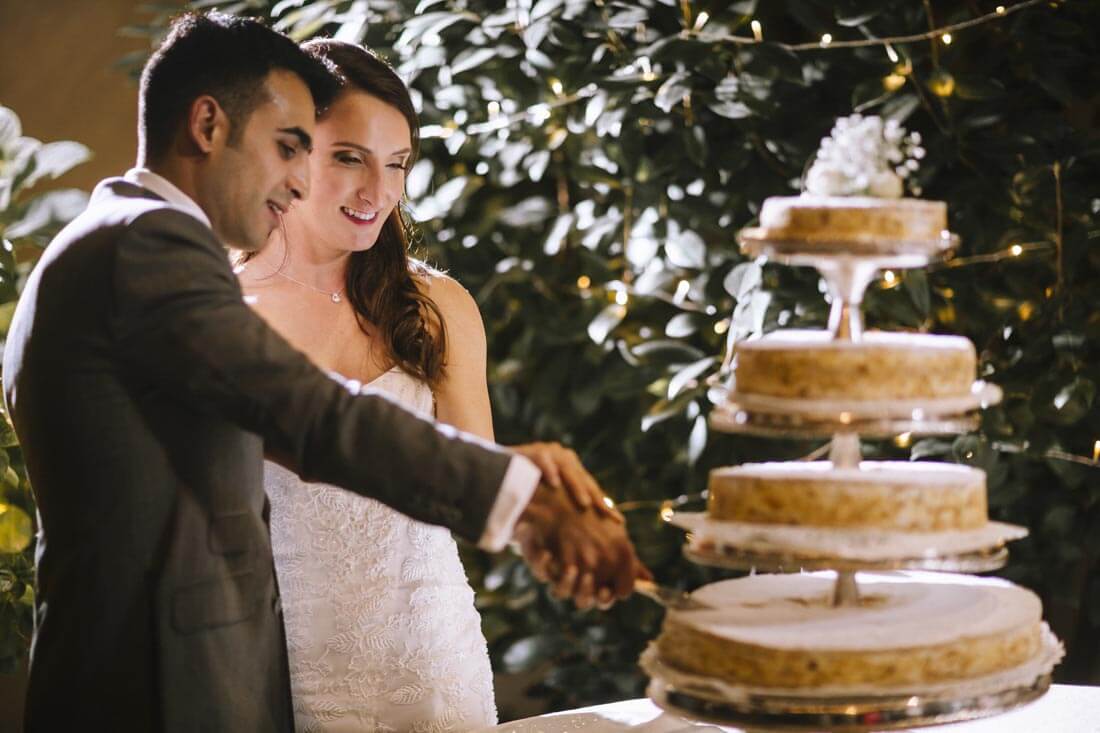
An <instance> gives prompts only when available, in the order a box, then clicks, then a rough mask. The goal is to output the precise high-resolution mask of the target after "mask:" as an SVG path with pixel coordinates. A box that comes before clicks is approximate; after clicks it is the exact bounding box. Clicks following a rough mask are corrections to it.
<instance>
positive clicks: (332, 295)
mask: <svg viewBox="0 0 1100 733" xmlns="http://www.w3.org/2000/svg"><path fill="white" fill-rule="evenodd" d="M275 274H276V275H278V276H279V277H281V278H285V279H287V280H289V281H290V282H292V283H298V284H299V285H301V286H302V287H303V288H309V289H310V290H314V291H316V292H318V293H321V294H322V295H327V296H328V297H329V300H331V301H332V302H333V303H341V302H343V300H344V298H343V297H342V296H341V295H340V291H339V290H331V291H330V290H322V289H321V288H315V287H313V286H312V285H310V284H309V283H304V282H302V281H301V280H298V279H295V278H293V277H291V276H290V275H287V274H286V273H285V272H283V271H282V270H276V271H275Z"/></svg>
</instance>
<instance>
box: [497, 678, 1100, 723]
mask: <svg viewBox="0 0 1100 733" xmlns="http://www.w3.org/2000/svg"><path fill="white" fill-rule="evenodd" d="M489 730H493V731H507V732H508V733H567V732H568V733H572V732H573V731H584V733H618V732H619V731H636V732H637V733H707V732H708V731H714V732H717V731H725V732H726V733H736V732H738V731H742V730H743V729H741V728H716V727H715V726H712V725H706V724H703V723H693V722H691V721H688V720H684V719H682V718H678V717H675V716H673V715H669V714H668V713H666V712H663V711H662V710H661V709H660V708H658V707H657V706H656V705H654V704H653V703H652V702H650V701H649V700H648V699H644V698H643V699H641V700H626V701H624V702H616V703H611V704H609V705H597V706H595V707H590V708H581V709H579V710H570V711H567V712H562V713H551V714H549V715H540V716H539V717H537V718H526V719H524V720H517V721H514V722H511V723H503V724H501V725H498V726H496V727H495V728H491V729H489ZM755 730H759V729H754V731H755ZM923 730H927V731H930V732H932V731H934V733H1100V687H1076V686H1071V685H1053V686H1052V687H1051V688H1050V690H1049V691H1048V692H1047V694H1045V695H1043V697H1041V698H1039V699H1038V700H1036V701H1035V702H1033V703H1031V704H1029V705H1025V706H1024V707H1022V708H1018V709H1016V710H1013V711H1012V712H1009V713H1005V714H1003V715H997V716H994V717H992V718H984V719H982V720H974V721H971V722H969V723H954V724H951V725H942V726H935V727H933V728H925V729H923Z"/></svg>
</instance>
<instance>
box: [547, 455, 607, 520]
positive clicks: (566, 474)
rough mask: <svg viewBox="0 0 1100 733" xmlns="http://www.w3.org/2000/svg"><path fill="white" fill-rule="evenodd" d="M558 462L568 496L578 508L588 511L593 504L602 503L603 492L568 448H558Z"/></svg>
mask: <svg viewBox="0 0 1100 733" xmlns="http://www.w3.org/2000/svg"><path fill="white" fill-rule="evenodd" d="M558 460H559V465H560V468H561V473H562V478H563V480H564V481H565V485H566V486H567V487H568V489H569V495H570V496H571V497H572V498H573V502H574V503H575V504H576V505H577V506H578V507H580V508H581V509H588V508H589V507H590V506H592V505H593V504H594V503H600V504H602V503H603V492H602V491H600V487H599V485H597V484H596V479H594V478H592V476H591V475H590V474H589V473H588V471H586V470H585V468H584V466H583V465H582V464H581V459H580V458H578V457H577V454H576V453H574V452H573V451H571V450H569V449H568V448H560V449H559V450H558Z"/></svg>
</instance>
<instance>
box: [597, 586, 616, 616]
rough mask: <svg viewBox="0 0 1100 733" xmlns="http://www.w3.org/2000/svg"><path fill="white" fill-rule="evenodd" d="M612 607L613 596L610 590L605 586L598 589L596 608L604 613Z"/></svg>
mask: <svg viewBox="0 0 1100 733" xmlns="http://www.w3.org/2000/svg"><path fill="white" fill-rule="evenodd" d="M614 605H615V594H614V593H612V592H611V589H610V588H607V587H606V586H605V587H603V588H600V591H599V593H597V594H596V608H598V609H600V610H601V611H606V610H608V609H609V608H611V607H612V606H614Z"/></svg>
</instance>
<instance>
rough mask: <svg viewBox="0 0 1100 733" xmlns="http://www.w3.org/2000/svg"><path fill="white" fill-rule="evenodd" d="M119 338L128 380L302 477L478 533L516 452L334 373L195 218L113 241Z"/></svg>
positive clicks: (153, 220)
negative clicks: (253, 296)
mask: <svg viewBox="0 0 1100 733" xmlns="http://www.w3.org/2000/svg"><path fill="white" fill-rule="evenodd" d="M113 277H114V283H113V293H114V303H113V309H112V314H111V320H112V330H113V334H114V342H115V344H116V348H117V350H118V358H119V359H120V362H121V365H122V366H121V368H122V369H123V370H125V371H127V372H129V373H128V374H127V376H128V377H129V380H128V381H130V382H131V383H134V384H144V385H147V386H148V388H151V389H159V390H165V391H167V392H168V393H169V394H171V395H173V396H174V397H175V398H176V399H179V400H180V401H181V402H185V403H186V404H187V405H188V406H189V407H190V408H191V409H195V410H202V411H206V412H209V413H213V414H216V415H217V416H219V417H221V418H224V419H226V420H229V421H231V422H233V423H236V424H237V425H239V426H240V427H242V428H244V429H246V430H249V431H251V432H255V433H257V434H259V435H260V436H261V437H262V438H263V440H264V445H265V450H266V451H267V453H268V454H269V455H271V456H272V458H274V459H275V460H278V461H279V462H280V463H282V464H283V465H285V466H287V467H288V468H290V469H291V470H294V471H296V472H297V473H298V474H299V475H300V476H301V477H302V478H303V479H305V480H307V481H323V482H325V483H330V484H334V485H337V486H341V487H344V488H346V489H349V490H351V491H354V492H356V493H358V494H362V495H364V496H369V497H372V498H374V499H377V500H379V501H382V502H383V503H385V504H387V505H389V506H391V507H393V508H394V509H396V510H398V511H400V512H402V513H404V514H407V515H408V516H410V517H413V518H415V519H418V520H421V521H425V522H430V523H433V524H441V525H444V526H446V527H448V528H450V529H452V530H453V531H455V532H456V533H458V534H459V535H461V536H462V537H464V538H466V539H469V540H472V541H477V540H478V538H479V537H480V536H481V534H482V531H483V529H484V527H485V522H486V519H487V517H488V516H489V512H490V510H491V508H492V505H493V502H494V499H495V498H496V495H497V493H498V491H499V490H500V485H501V481H502V480H503V477H504V474H505V471H506V470H507V467H508V463H509V459H510V457H511V456H510V454H508V453H507V452H505V451H504V450H503V449H501V448H499V447H498V446H495V445H494V444H492V443H488V442H485V441H482V440H480V439H478V438H476V437H474V436H470V435H467V434H465V433H461V432H459V431H457V430H455V429H453V428H450V427H448V426H445V425H441V424H439V423H435V422H434V421H432V420H431V419H428V418H426V417H425V416H419V415H415V414H413V413H412V412H409V411H408V410H406V409H404V408H403V407H401V406H400V405H399V404H397V403H396V402H394V401H391V400H390V399H389V398H387V397H385V396H384V395H381V394H379V393H373V392H370V391H364V392H362V393H360V389H359V386H358V384H357V383H354V382H344V383H339V382H337V381H336V380H334V379H332V378H330V377H328V376H326V375H325V374H324V373H323V372H322V371H321V370H319V369H318V368H317V367H315V366H314V365H313V364H312V362H310V361H309V360H308V359H307V358H306V357H305V356H304V355H303V354H301V353H300V352H298V351H296V350H295V349H293V348H292V347H291V346H290V345H289V344H288V343H287V342H286V341H285V340H284V339H283V338H282V337H280V336H279V335H278V334H277V333H275V331H273V330H272V329H271V328H270V327H269V326H267V324H266V323H265V322H264V321H263V319H261V318H260V317H259V316H258V315H257V314H255V313H254V312H253V311H252V309H250V308H249V307H248V306H247V305H245V303H244V300H243V297H242V292H241V289H240V286H239V284H238V283H237V279H236V277H234V275H233V272H232V270H231V268H230V266H229V262H228V260H227V258H226V255H225V251H224V250H223V249H222V247H221V246H220V245H219V244H218V242H217V241H216V240H215V239H214V237H213V235H212V233H211V232H210V231H209V230H208V229H207V228H206V227H204V226H203V225H202V224H200V223H199V222H198V221H196V220H195V219H193V218H192V217H190V216H188V215H186V214H183V213H182V212H177V211H174V210H158V211H155V212H150V213H146V214H143V215H142V216H140V217H138V218H137V219H136V220H135V221H134V222H132V224H131V225H130V226H129V227H128V228H127V229H126V230H125V233H124V234H123V235H122V236H121V237H120V239H119V240H118V242H117V244H116V248H115V260H114V265H113Z"/></svg>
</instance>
